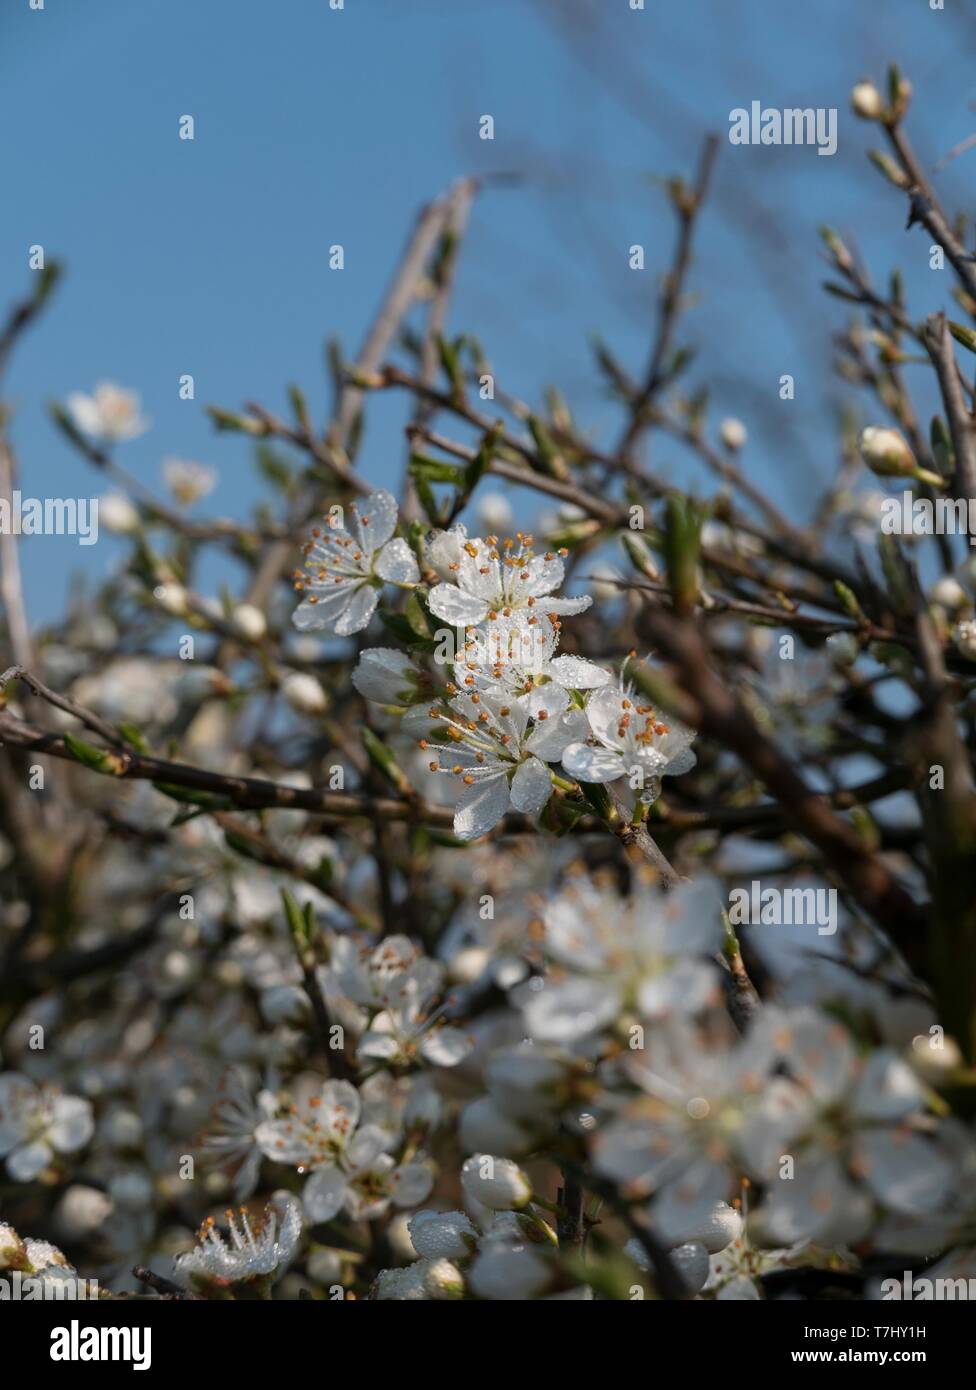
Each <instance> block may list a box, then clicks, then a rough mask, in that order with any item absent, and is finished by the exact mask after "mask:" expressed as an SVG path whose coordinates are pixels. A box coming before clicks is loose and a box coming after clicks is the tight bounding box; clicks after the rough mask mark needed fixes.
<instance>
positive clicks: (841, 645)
mask: <svg viewBox="0 0 976 1390" xmlns="http://www.w3.org/2000/svg"><path fill="white" fill-rule="evenodd" d="M825 645H826V648H827V655H828V656H829V657H830V660H831V663H832V664H833V665H834V666H837V667H841V666H853V665H854V662H855V661H856V660H857V657H858V653H859V652H860V650H861V648H860V646H859V645H858V641H857V638H856V637H855V636H854V634H853V632H832V633H831V634H830V636H829V637H828V638H827V641H826V643H825Z"/></svg>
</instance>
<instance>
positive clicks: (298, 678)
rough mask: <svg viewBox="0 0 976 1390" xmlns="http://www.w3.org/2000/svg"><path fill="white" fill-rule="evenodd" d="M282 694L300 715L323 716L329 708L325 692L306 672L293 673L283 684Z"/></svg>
mask: <svg viewBox="0 0 976 1390" xmlns="http://www.w3.org/2000/svg"><path fill="white" fill-rule="evenodd" d="M281 693H282V695H283V696H284V698H285V699H286V700H287V701H288V703H289V704H290V705H291V707H292V709H294V710H297V711H298V713H299V714H323V713H324V712H325V710H326V709H327V708H328V704H329V702H328V700H327V698H326V694H325V691H324V690H323V689H322V687H321V685H319V683H318V681H317V680H316V679H315V677H314V676H308V675H306V674H305V672H304V671H291V672H290V673H289V674H288V675H287V676H286V677H285V679H284V680H283V681H282V682H281Z"/></svg>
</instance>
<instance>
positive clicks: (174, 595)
mask: <svg viewBox="0 0 976 1390" xmlns="http://www.w3.org/2000/svg"><path fill="white" fill-rule="evenodd" d="M153 598H154V599H155V600H156V602H157V603H158V604H159V606H160V608H161V609H162V610H163V612H164V613H172V615H173V616H174V617H175V618H180V617H182V616H183V615H184V614H185V613H186V590H185V589H184V588H183V585H182V584H172V583H168V584H157V585H156V587H155V589H153Z"/></svg>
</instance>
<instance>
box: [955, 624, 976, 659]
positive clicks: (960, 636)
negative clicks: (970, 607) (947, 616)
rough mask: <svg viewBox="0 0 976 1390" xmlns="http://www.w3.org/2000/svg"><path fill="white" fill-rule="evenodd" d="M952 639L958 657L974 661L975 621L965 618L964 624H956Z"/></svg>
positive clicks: (975, 657) (975, 650) (975, 652)
mask: <svg viewBox="0 0 976 1390" xmlns="http://www.w3.org/2000/svg"><path fill="white" fill-rule="evenodd" d="M952 638H953V641H954V642H955V644H956V649H957V651H958V652H959V654H960V656H964V657H966V658H967V660H969V661H976V619H974V618H967V619H966V621H965V622H964V623H957V624H956V630H955V632H954V633H953V634H952Z"/></svg>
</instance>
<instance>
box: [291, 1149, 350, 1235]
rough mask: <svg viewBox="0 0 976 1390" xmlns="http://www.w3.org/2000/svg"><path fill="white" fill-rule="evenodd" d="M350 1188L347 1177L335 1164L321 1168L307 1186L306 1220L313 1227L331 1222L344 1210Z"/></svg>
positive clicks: (303, 1196) (303, 1198) (304, 1203)
mask: <svg viewBox="0 0 976 1390" xmlns="http://www.w3.org/2000/svg"><path fill="white" fill-rule="evenodd" d="M347 1191H348V1187H347V1184H346V1176H345V1174H344V1173H341V1172H340V1171H339V1169H338V1168H336V1167H335V1165H334V1164H331V1163H330V1164H329V1166H328V1167H327V1168H319V1169H318V1170H317V1171H316V1172H314V1173H313V1174H312V1176H311V1177H310V1178H309V1180H308V1182H307V1183H306V1184H305V1191H304V1192H303V1193H302V1205H303V1206H304V1208H305V1216H306V1219H307V1220H308V1221H309V1222H310V1223H311V1224H313V1225H315V1224H317V1223H318V1222H320V1221H331V1220H332V1218H333V1217H334V1216H336V1215H338V1213H339V1212H340V1211H341V1210H342V1207H343V1203H344V1202H345V1200H346V1193H347Z"/></svg>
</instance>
